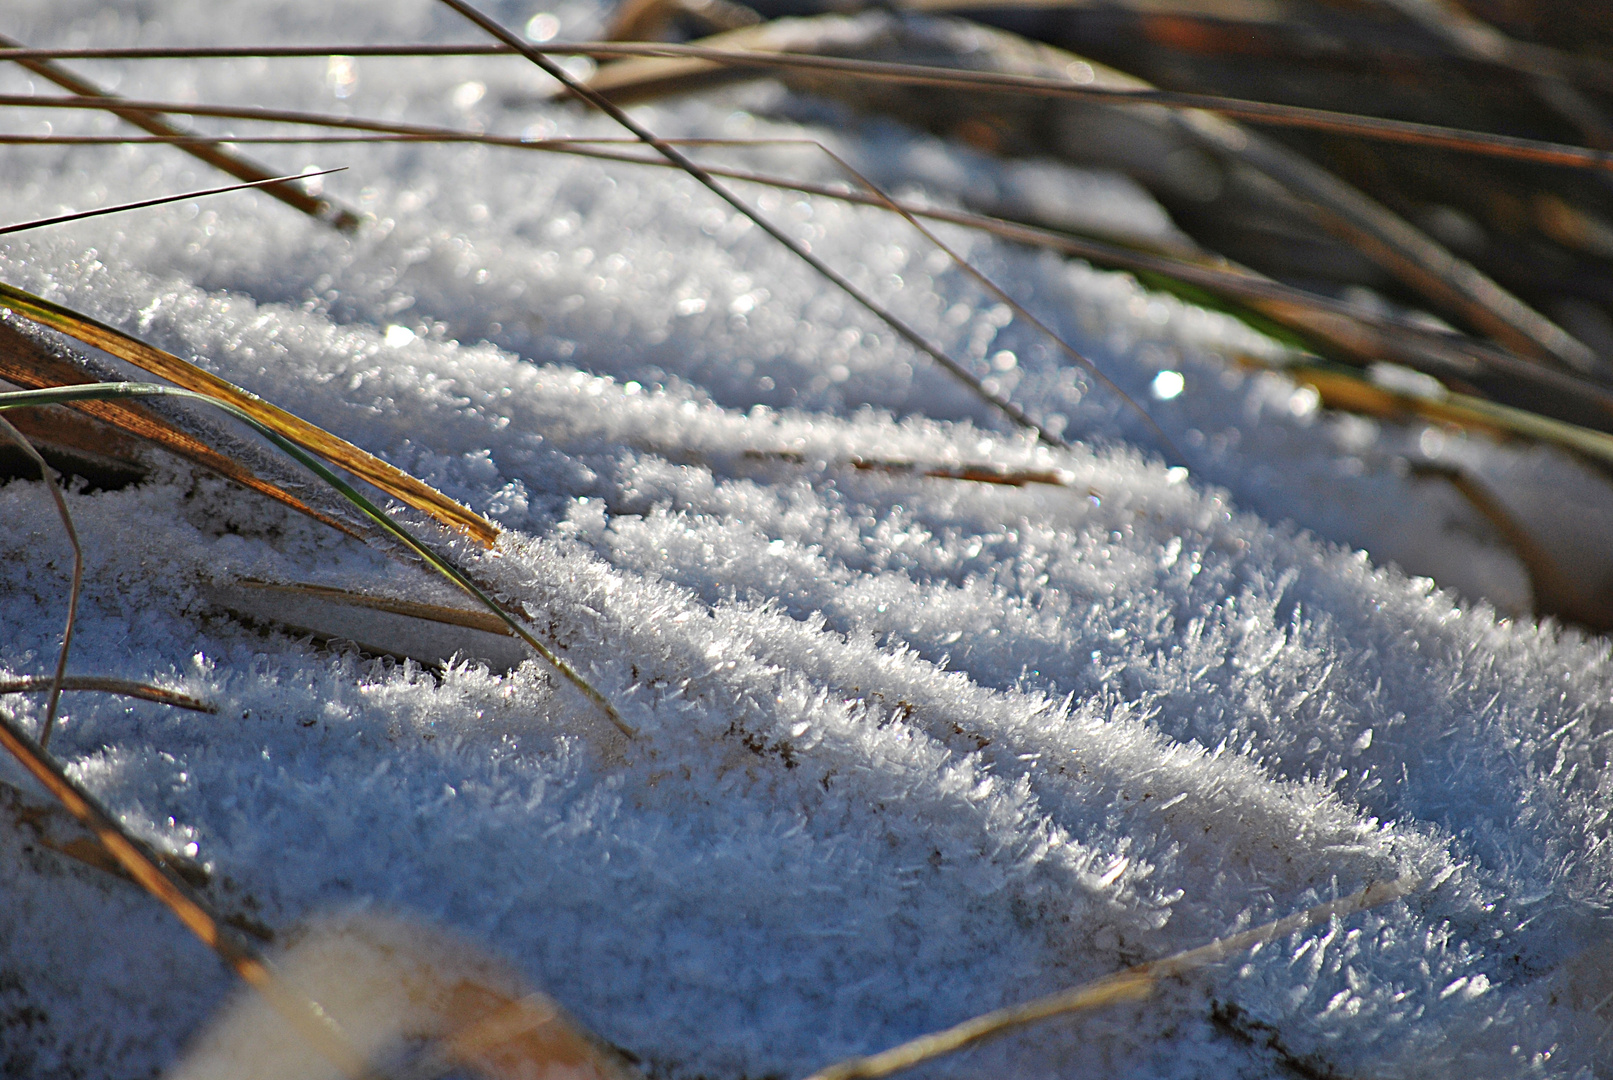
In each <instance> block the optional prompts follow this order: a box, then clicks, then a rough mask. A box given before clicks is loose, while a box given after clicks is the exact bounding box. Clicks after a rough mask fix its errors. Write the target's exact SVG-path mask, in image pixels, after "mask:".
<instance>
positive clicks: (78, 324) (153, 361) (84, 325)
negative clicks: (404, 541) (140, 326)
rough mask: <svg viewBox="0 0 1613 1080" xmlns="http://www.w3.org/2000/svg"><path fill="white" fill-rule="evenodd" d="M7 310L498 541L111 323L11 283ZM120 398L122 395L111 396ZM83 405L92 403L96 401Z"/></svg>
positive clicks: (403, 476) (459, 510)
mask: <svg viewBox="0 0 1613 1080" xmlns="http://www.w3.org/2000/svg"><path fill="white" fill-rule="evenodd" d="M0 304H4V305H5V306H7V307H10V308H11V309H12V310H13V311H15V312H16V313H17V314H19V315H21V316H23V317H24V318H27V319H30V320H32V321H34V322H37V323H39V324H40V325H42V326H48V327H50V328H51V329H52V330H56V331H59V332H61V333H63V334H66V335H68V336H69V337H72V338H76V339H77V340H79V341H82V342H84V343H85V344H86V345H92V346H94V347H95V348H97V349H100V350H102V351H103V352H106V353H110V354H111V355H113V356H115V357H117V358H118V359H120V360H124V361H127V362H128V363H131V364H133V365H135V366H136V367H138V368H140V369H141V370H143V371H148V372H150V373H151V374H153V375H156V376H158V377H159V378H163V379H167V380H168V381H169V382H172V383H174V384H176V385H178V386H180V387H183V388H184V389H186V390H189V391H191V392H192V393H193V394H195V395H197V396H198V397H200V398H201V399H202V400H204V401H208V402H211V403H228V404H229V405H230V406H231V407H232V409H233V410H234V411H238V412H239V413H240V415H241V416H242V417H243V418H245V419H247V420H249V421H250V422H251V423H252V425H253V426H254V427H257V428H260V429H261V430H263V431H265V432H267V433H271V434H272V436H273V439H274V441H276V442H280V441H282V440H286V441H289V442H291V443H293V444H295V445H297V446H299V447H303V448H305V449H307V450H309V451H312V452H313V453H315V454H318V455H319V456H320V457H323V458H325V459H326V460H327V461H329V462H331V463H332V464H334V465H338V466H340V467H341V468H343V469H346V470H347V471H348V472H350V473H352V474H353V475H354V476H357V477H359V478H360V479H362V480H364V481H366V482H368V483H370V484H373V485H374V486H375V487H377V488H380V489H381V490H382V491H384V492H386V493H387V494H388V495H391V496H392V497H393V498H395V499H398V500H399V501H400V502H403V503H406V504H408V505H409V506H412V507H414V508H415V509H416V510H419V511H420V512H422V513H424V514H428V515H430V516H431V517H432V518H435V519H436V520H437V521H439V522H441V523H442V524H444V525H447V526H449V527H450V528H453V529H457V530H458V531H459V532H461V533H464V534H465V535H466V536H468V537H470V538H471V539H472V540H474V541H476V542H477V543H478V544H480V545H482V546H483V547H492V546H493V544H494V542H495V541H496V540H497V539H498V535H499V529H498V527H497V526H496V525H494V524H493V523H492V522H490V521H488V520H487V519H486V518H484V517H482V516H481V515H480V514H477V513H476V512H475V511H473V510H471V509H469V508H468V507H465V506H461V505H460V504H459V503H457V502H455V501H454V500H452V499H450V498H448V496H446V495H444V494H442V493H441V492H440V491H437V490H436V489H434V488H432V487H429V486H428V485H426V484H424V483H422V482H421V481H419V480H416V479H415V478H414V477H412V476H410V475H409V474H408V473H406V472H404V471H403V470H402V469H399V468H397V467H395V466H392V465H388V464H387V463H386V462H384V461H382V460H381V459H380V458H377V457H375V456H374V455H373V454H368V453H366V452H364V451H363V450H360V449H359V448H358V447H356V446H354V445H353V444H352V443H350V442H347V441H346V440H345V439H340V438H337V437H336V436H335V435H332V434H331V433H330V432H328V431H325V430H324V429H323V428H320V427H316V426H315V425H313V424H310V423H308V421H306V420H303V419H301V418H299V417H297V416H293V415H292V414H291V413H289V412H286V411H285V410H284V409H282V408H279V407H278V406H275V405H271V404H270V403H268V402H267V401H264V400H263V399H262V398H260V397H258V396H257V395H256V394H252V393H249V392H248V391H246V390H243V389H241V388H240V387H239V386H236V385H235V384H234V383H231V382H228V381H226V380H224V379H221V378H219V377H218V376H217V375H213V374H211V373H209V372H206V371H203V370H202V369H201V368H199V367H197V366H196V365H194V364H191V363H187V362H186V361H184V360H181V359H180V358H179V357H177V356H175V355H173V354H172V353H169V352H164V351H163V350H162V349H158V348H156V347H154V346H151V345H147V344H146V343H145V342H143V341H140V340H138V339H136V338H133V337H130V336H129V335H128V334H125V333H123V332H122V331H120V330H114V329H113V328H112V327H110V326H107V325H106V324H105V323H101V322H97V321H96V320H94V319H91V318H89V317H88V316H85V315H80V314H79V313H78V312H75V311H72V310H71V309H69V308H65V307H63V306H61V305H60V304H54V303H52V302H51V301H49V300H45V299H43V298H41V297H38V296H34V295H33V294H32V293H28V292H25V291H23V290H22V289H19V288H17V287H15V286H13V285H8V284H6V283H4V282H0ZM115 396H117V395H110V397H115ZM131 396H139V395H131ZM74 400H79V399H74ZM83 400H93V396H91V397H89V398H85V399H83ZM40 403H41V404H46V403H51V404H54V403H55V402H43V401H42V402H40ZM383 516H384V515H383Z"/></svg>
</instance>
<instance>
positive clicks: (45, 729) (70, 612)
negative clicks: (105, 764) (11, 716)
mask: <svg viewBox="0 0 1613 1080" xmlns="http://www.w3.org/2000/svg"><path fill="white" fill-rule="evenodd" d="M0 435H3V436H5V437H6V438H7V439H9V440H11V441H12V442H13V443H15V444H16V445H17V446H18V448H19V449H21V450H22V452H23V453H25V454H27V455H28V456H29V457H30V458H31V459H33V462H34V464H35V465H38V466H39V476H40V479H41V480H42V481H43V482H44V485H45V489H46V490H47V491H49V492H50V497H51V499H52V500H53V501H54V502H55V504H56V514H57V516H58V517H60V518H61V520H62V530H63V531H64V532H65V533H67V542H68V543H69V544H71V545H72V546H73V584H72V586H71V588H70V589H69V590H68V593H67V625H66V626H65V627H64V628H63V630H62V649H61V652H59V653H58V654H57V656H56V673H55V675H53V676H52V677H51V680H50V700H49V702H47V703H46V705H45V719H44V722H43V723H42V724H41V726H40V731H39V746H40V748H41V749H45V748H48V747H49V746H50V736H51V733H52V731H53V730H54V729H55V727H56V709H57V707H58V706H59V705H60V704H61V700H62V688H63V681H64V680H65V679H66V678H67V654H68V652H69V651H70V650H71V648H72V645H73V626H74V625H75V624H76V623H77V622H78V597H79V593H80V592H81V591H82V589H83V586H84V549H83V548H82V547H80V546H79V542H78V530H77V529H75V528H73V515H72V514H71V513H69V512H68V510H67V500H66V499H64V498H62V491H61V488H60V486H59V485H58V484H57V483H56V480H55V478H54V477H53V476H52V475H51V473H52V470H51V467H50V466H49V465H47V464H45V459H44V458H43V457H40V455H39V451H38V450H35V449H34V444H33V443H31V442H29V441H28V440H27V439H26V438H24V437H23V434H22V432H20V431H18V430H17V429H16V428H15V427H13V426H12V424H11V421H9V420H7V419H6V418H5V417H3V416H0Z"/></svg>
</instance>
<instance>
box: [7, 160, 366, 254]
mask: <svg viewBox="0 0 1613 1080" xmlns="http://www.w3.org/2000/svg"><path fill="white" fill-rule="evenodd" d="M346 170H347V166H345V165H343V166H342V167H341V168H337V169H321V170H319V171H318V172H311V173H297V174H296V175H294V176H275V177H270V178H269V179H267V180H251V181H248V182H246V183H244V184H226V185H224V186H223V187H213V188H203V189H202V190H200V191H184V192H180V193H179V194H177V195H161V196H158V197H157V198H154V199H141V200H140V201H139V202H128V203H118V204H117V205H115V206H102V207H97V208H96V209H94V210H75V211H73V212H72V213H68V214H58V215H56V216H55V217H48V218H36V219H35V220H33V221H23V222H19V223H18V224H16V225H0V236H9V235H10V234H11V233H20V232H27V231H28V230H29V229H43V228H44V227H45V226H47V225H65V224H67V223H68V222H69V221H81V220H83V219H84V218H92V217H103V216H105V215H107V214H121V213H123V212H124V211H125V210H146V209H149V208H150V207H153V206H164V205H166V204H168V203H175V202H183V201H185V200H186V199H201V198H206V197H207V196H209V195H222V194H224V193H225V192H228V191H244V190H246V189H247V188H257V187H266V186H268V185H270V184H280V183H284V182H285V181H287V180H294V179H297V178H299V177H301V178H308V177H312V176H325V175H327V174H329V173H337V172H345V171H346Z"/></svg>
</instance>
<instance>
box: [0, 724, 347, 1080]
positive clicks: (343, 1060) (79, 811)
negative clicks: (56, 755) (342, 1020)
mask: <svg viewBox="0 0 1613 1080" xmlns="http://www.w3.org/2000/svg"><path fill="white" fill-rule="evenodd" d="M0 746H3V747H4V748H5V749H6V751H7V752H9V753H10V754H11V755H12V757H14V758H16V759H17V761H18V762H19V763H20V764H21V765H22V766H23V768H25V769H27V770H28V772H29V773H30V774H31V775H32V776H33V777H34V779H36V780H38V781H39V782H40V783H41V784H42V785H44V787H45V789H46V790H47V791H49V792H50V793H51V794H52V795H54V796H55V797H56V798H57V799H58V800H59V801H60V802H61V804H62V805H63V806H65V807H66V808H67V810H68V812H69V813H71V814H72V815H73V816H74V817H75V818H77V819H78V820H79V822H80V823H81V824H82V825H84V827H85V828H87V829H89V830H90V831H91V832H93V833H94V834H95V837H96V839H97V840H99V841H100V843H101V846H102V847H104V848H105V849H106V851H107V852H108V853H109V854H110V855H111V856H112V857H113V858H114V859H115V860H117V863H118V865H119V866H120V867H122V868H123V870H124V872H126V873H127V874H128V875H129V876H130V877H132V878H134V879H135V881H136V882H138V883H139V884H140V885H141V887H143V888H144V889H145V890H146V891H147V892H149V893H151V895H153V896H155V897H156V898H157V899H158V900H160V901H162V903H163V904H164V906H166V907H167V908H168V910H170V911H172V912H173V913H174V914H175V915H176V916H177V917H178V918H179V921H180V922H182V923H184V924H185V926H186V928H187V929H189V930H190V932H191V933H192V934H194V935H196V937H198V938H199V939H201V941H202V943H203V944H204V945H206V946H207V947H208V948H210V949H212V950H213V951H214V952H215V953H217V954H218V955H219V958H220V959H222V960H223V961H224V962H225V963H226V964H228V965H229V966H230V967H231V968H232V969H234V971H235V972H236V974H237V975H239V976H240V977H241V978H242V979H243V980H245V981H246V982H247V983H248V984H249V985H250V986H252V987H253V989H255V990H257V991H258V992H259V993H260V994H262V995H263V996H264V998H265V999H266V1000H267V1001H268V1002H269V1004H270V1005H271V1006H273V1008H274V1009H275V1011H276V1012H278V1013H279V1014H280V1015H281V1016H282V1017H284V1018H285V1020H286V1022H287V1023H288V1024H290V1025H291V1026H292V1028H293V1029H294V1030H295V1031H297V1033H298V1034H299V1035H301V1036H302V1037H303V1038H305V1039H307V1040H308V1042H309V1044H310V1045H311V1046H313V1047H314V1048H315V1049H317V1050H318V1051H319V1053H320V1054H321V1055H322V1056H324V1057H325V1058H326V1059H327V1060H329V1061H330V1062H331V1063H332V1064H333V1065H335V1066H336V1067H337V1068H339V1069H340V1070H341V1071H342V1073H343V1074H344V1075H346V1076H347V1077H349V1080H368V1078H370V1077H372V1076H373V1075H374V1074H373V1073H372V1071H371V1070H370V1068H369V1067H368V1065H367V1064H366V1063H365V1062H364V1060H363V1058H362V1057H360V1056H359V1055H358V1053H357V1052H356V1051H355V1050H354V1049H353V1048H352V1046H351V1045H350V1044H349V1043H348V1041H347V1040H346V1038H345V1037H343V1035H342V1033H341V1032H340V1031H339V1030H337V1028H336V1027H335V1025H334V1024H333V1023H332V1022H331V1021H330V1018H329V1017H327V1016H326V1015H325V1013H324V1012H323V1010H321V1009H320V1008H319V1006H318V1004H316V1003H315V1002H312V1001H309V1000H308V999H307V998H305V997H303V996H301V995H300V994H298V993H296V992H295V991H294V990H292V989H291V988H289V987H287V986H285V985H283V984H282V983H281V981H280V980H279V979H278V978H277V977H276V976H275V974H274V972H273V971H272V970H271V969H270V967H269V965H268V964H267V963H266V962H265V961H264V959H263V958H262V957H261V956H260V955H258V952H257V950H256V949H254V948H253V947H252V946H251V945H249V944H247V943H246V941H245V940H243V938H242V937H241V935H240V934H239V933H237V932H236V931H235V930H233V929H232V928H231V927H229V926H228V925H226V924H225V923H224V922H223V921H222V920H221V919H220V918H219V917H218V916H217V915H216V914H215V913H214V911H213V909H212V906H211V905H210V904H209V903H208V902H207V900H206V899H205V898H204V897H202V896H201V894H199V893H198V892H196V890H194V889H193V888H191V887H190V886H189V885H187V884H186V883H185V882H184V881H183V880H181V879H180V878H179V876H178V875H177V874H175V873H174V872H173V871H172V870H171V869H169V868H168V867H167V866H166V865H165V864H164V863H163V862H162V860H161V859H160V858H158V857H157V856H156V855H155V854H154V853H153V852H152V851H151V850H150V849H149V848H147V846H146V845H145V844H144V843H142V842H141V841H140V840H139V839H138V838H137V837H135V836H134V835H133V834H132V833H130V832H129V831H128V830H127V829H125V828H124V827H123V826H122V824H120V823H119V822H118V821H117V819H116V818H114V817H113V816H112V815H111V814H110V813H108V812H107V811H106V810H104V809H102V807H101V805H100V804H99V803H98V802H96V801H95V799H94V797H93V796H91V795H90V793H89V792H87V791H85V790H84V789H83V788H82V787H80V786H79V784H78V782H77V781H75V780H73V778H72V777H70V776H68V775H67V774H66V773H65V772H64V771H62V768H61V766H59V765H57V764H56V762H55V760H54V759H52V758H51V756H50V755H49V754H48V753H47V752H46V751H45V749H44V747H42V746H40V745H39V744H38V743H36V742H34V740H33V739H31V738H29V737H28V733H27V732H26V731H24V730H23V729H22V728H21V727H20V726H19V725H18V724H17V722H16V721H15V720H14V719H12V717H11V715H10V714H9V713H7V712H6V711H5V710H4V709H0Z"/></svg>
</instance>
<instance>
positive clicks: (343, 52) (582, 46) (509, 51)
mask: <svg viewBox="0 0 1613 1080" xmlns="http://www.w3.org/2000/svg"><path fill="white" fill-rule="evenodd" d="M527 49H530V51H532V52H535V53H541V54H543V55H545V56H590V57H594V58H597V59H611V58H617V57H622V58H626V57H663V58H668V59H689V60H703V61H706V62H708V63H711V64H717V65H727V66H731V67H748V68H762V69H773V68H796V69H815V70H820V71H829V72H833V73H835V74H841V75H849V76H851V77H853V78H862V79H876V80H880V81H884V82H893V83H901V84H904V85H909V86H933V87H938V88H950V89H959V88H963V89H979V90H997V91H1001V92H1004V93H1013V94H1020V95H1034V96H1039V97H1063V98H1073V99H1082V100H1088V101H1101V102H1106V103H1108V104H1114V105H1124V104H1146V105H1160V106H1164V107H1166V108H1171V109H1202V110H1204V111H1205V112H1213V113H1219V114H1220V115H1223V116H1232V117H1235V118H1237V119H1241V120H1246V121H1249V122H1251V123H1257V124H1264V125H1267V126H1273V127H1301V128H1311V129H1314V130H1318V131H1333V132H1337V133H1339V134H1344V135H1355V136H1358V137H1361V138H1366V139H1378V140H1382V141H1388V142H1405V143H1413V144H1417V145H1423V146H1434V147H1439V148H1441V149H1446V150H1455V151H1459V152H1463V153H1473V154H1488V155H1492V156H1498V157H1510V158H1516V159H1518V160H1522V161H1533V162H1537V163H1540V164H1549V165H1560V166H1564V167H1567V168H1581V169H1604V170H1609V171H1613V153H1610V152H1609V151H1607V150H1603V149H1599V148H1591V147H1585V146H1575V145H1572V144H1569V143H1558V142H1551V141H1547V140H1541V139H1528V138H1523V137H1520V136H1511V135H1499V134H1495V133H1493V132H1484V131H1471V130H1467V129H1463V128H1452V127H1446V126H1443V125H1439V124H1425V123H1418V122H1415V121H1410V120H1392V119H1388V118H1386V117H1376V116H1364V115H1361V114H1359V113H1345V112H1338V111H1334V110H1329V109H1316V108H1310V107H1307V106H1302V105H1283V104H1279V103H1276V102H1263V101H1253V100H1249V99H1244V98H1232V97H1225V96H1221V95H1215V94H1195V93H1189V92H1186V91H1171V90H1157V89H1150V90H1142V89H1137V90H1129V89H1122V88H1118V87H1098V86H1089V85H1084V84H1080V83H1072V82H1069V81H1066V80H1060V79H1052V78H1047V77H1044V76H1037V75H1015V74H1009V73H1005V72H983V71H958V70H956V69H954V68H944V67H935V66H931V65H924V64H898V63H891V62H888V61H879V60H854V59H849V58H839V57H827V56H807V55H802V54H799V53H788V52H775V51H767V50H755V51H751V50H746V51H739V50H734V49H720V48H713V47H711V46H705V45H681V44H671V43H661V42H653V43H638V42H605V41H580V42H567V43H549V44H544V45H528V46H527ZM527 49H515V48H512V47H510V46H508V45H354V44H344V43H338V44H331V45H292V46H240V47H231V46H211V47H201V48H160V47H147V48H86V49H15V50H8V51H7V52H6V53H5V55H6V56H8V57H9V56H12V55H15V56H16V57H17V58H18V59H19V60H32V59H54V58H69V59H111V60H148V59H154V60H161V59H209V58H212V59H246V58H258V57H269V58H276V57H280V58H298V57H325V56H374V57H417V56H523V57H524V56H525V55H526V52H527ZM8 103H12V102H8ZM127 104H128V105H129V106H132V107H136V108H140V109H145V110H148V111H160V112H171V113H187V112H188V107H187V106H186V105H185V104H183V103H179V102H133V101H131V102H128V103H127ZM92 107H94V108H105V107H106V106H105V103H104V102H94V103H93V105H92ZM189 115H193V116H202V115H210V114H206V113H195V112H190V113H189ZM166 137H167V138H170V139H173V140H174V141H183V140H185V139H186V138H187V137H193V136H187V135H186V134H185V133H182V132H176V133H171V134H168V135H167V136H166Z"/></svg>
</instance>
